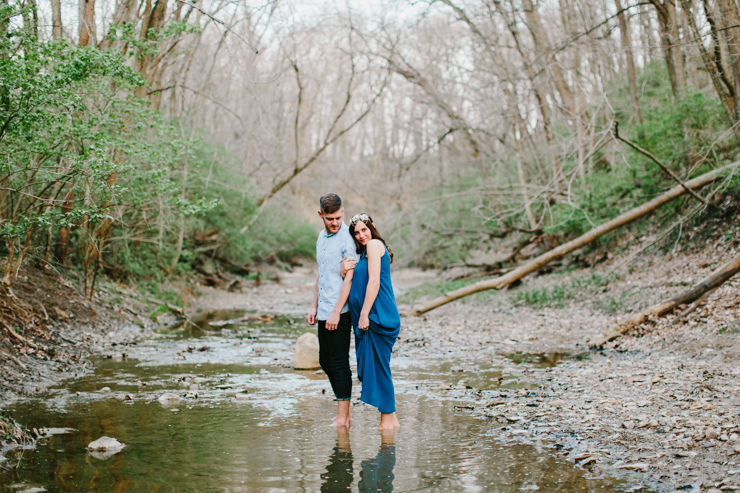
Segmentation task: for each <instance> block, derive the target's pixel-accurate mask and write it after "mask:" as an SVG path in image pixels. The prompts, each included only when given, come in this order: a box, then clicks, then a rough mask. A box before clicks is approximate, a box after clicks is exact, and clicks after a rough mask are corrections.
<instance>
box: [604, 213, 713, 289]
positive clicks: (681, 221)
mask: <svg viewBox="0 0 740 493" xmlns="http://www.w3.org/2000/svg"><path fill="white" fill-rule="evenodd" d="M703 208H704V207H703V206H698V207H697V208H695V209H694V210H693V211H691V212H689V213H688V214H686V215H685V216H684V217H682V218H681V219H679V220H678V221H676V222H675V223H673V224H671V225H670V226H668V228H666V229H665V230H664V231H663V232H662V233H660V234H659V235H658V237H657V238H655V239H654V240H653V241H651V242H650V243H648V244H647V245H645V246H643V247H640V249H639V250H637V251H636V252H634V253H633V254H632V255H630V256H629V257H627V258H626V259H624V260H623V261H621V262H620V263H618V264H617V265H615V266H614V267H612V268H611V269H610V270H609V272H607V273H606V275H605V276H604V277H609V276H610V275H611V274H613V273H614V272H615V271H616V270H617V269H619V268H620V267H622V266H624V265H625V264H628V263H629V262H632V261H633V260H634V259H635V257H637V256H638V255H640V254H641V253H642V252H644V251H645V250H647V249H648V248H650V247H651V246H653V245H655V244H656V243H658V242H660V241H662V240H663V239H665V237H666V236H668V235H669V234H670V233H671V232H672V231H673V230H674V229H676V228H677V227H678V226H679V225H681V224H683V223H685V222H686V221H688V220H689V219H691V218H692V217H693V216H694V215H696V213H698V212H699V211H701V210H702V209H703Z"/></svg>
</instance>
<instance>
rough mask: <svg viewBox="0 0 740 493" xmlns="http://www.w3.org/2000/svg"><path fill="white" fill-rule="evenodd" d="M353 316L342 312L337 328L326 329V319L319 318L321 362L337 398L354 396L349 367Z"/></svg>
mask: <svg viewBox="0 0 740 493" xmlns="http://www.w3.org/2000/svg"><path fill="white" fill-rule="evenodd" d="M351 334H352V318H351V317H350V315H349V312H347V313H342V315H341V316H340V317H339V325H337V328H336V330H327V329H326V320H319V364H320V365H321V369H322V370H324V373H326V375H327V376H328V377H329V382H331V388H332V389H333V390H334V395H335V396H336V398H337V399H349V398H350V397H351V396H352V370H350V369H349V342H350V337H351Z"/></svg>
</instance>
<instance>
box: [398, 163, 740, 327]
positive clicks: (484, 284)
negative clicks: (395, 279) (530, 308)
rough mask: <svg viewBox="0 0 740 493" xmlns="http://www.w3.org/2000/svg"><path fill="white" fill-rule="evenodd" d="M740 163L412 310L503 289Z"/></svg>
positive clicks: (666, 193) (424, 308)
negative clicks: (518, 265) (494, 276)
mask: <svg viewBox="0 0 740 493" xmlns="http://www.w3.org/2000/svg"><path fill="white" fill-rule="evenodd" d="M738 166H740V161H737V162H734V163H732V164H728V165H727V166H723V167H721V168H717V169H715V170H713V171H710V172H709V173H705V174H703V175H701V176H697V177H696V178H694V179H693V180H689V181H687V182H685V183H684V184H683V185H677V186H675V187H673V188H671V189H670V190H668V191H667V192H665V193H663V194H661V195H659V196H658V197H656V198H654V199H653V200H651V201H650V202H647V203H645V204H643V205H641V206H639V207H636V208H634V209H632V210H629V211H627V212H625V213H624V214H620V215H619V216H617V217H615V218H614V219H612V220H611V221H608V222H606V223H604V224H602V225H601V226H597V227H595V228H593V229H592V230H590V231H589V232H587V233H586V234H584V235H581V236H579V237H578V238H576V239H574V240H571V241H569V242H568V243H564V244H562V245H560V246H558V247H556V248H553V249H552V250H550V251H548V252H546V253H543V254H542V255H540V256H539V257H537V258H535V259H534V260H532V261H531V262H529V263H527V264H524V265H522V266H521V267H518V268H516V269H514V270H512V271H511V272H508V273H507V274H506V275H503V276H501V277H497V278H495V279H490V280H486V281H479V282H477V283H475V284H472V285H470V286H466V287H464V288H460V289H456V290H455V291H451V292H449V293H445V294H444V295H443V296H440V297H439V298H436V299H434V300H432V301H431V302H430V303H428V304H426V305H425V306H423V307H421V308H419V309H416V310H415V311H414V312H413V314H414V315H416V316H419V315H421V314H422V313H426V312H428V311H429V310H433V309H435V308H437V307H439V306H442V305H444V304H447V303H449V302H450V301H454V300H457V299H460V298H463V297H465V296H468V295H471V294H474V293H477V292H479V291H485V290H488V289H501V288H503V287H505V286H508V285H509V284H511V283H512V282H514V281H517V280H519V279H521V278H522V277H524V276H526V275H527V274H530V273H532V272H535V271H537V270H539V269H541V268H542V267H543V266H544V265H546V264H548V263H550V262H552V261H553V260H557V259H559V258H561V257H564V256H565V255H567V254H568V253H570V252H572V251H574V250H577V249H579V248H581V247H582V246H584V245H587V244H588V243H591V242H592V241H594V240H595V239H597V238H599V237H601V236H603V235H605V234H606V233H608V232H610V231H612V230H615V229H617V228H620V227H622V226H624V225H626V224H629V223H631V222H632V221H635V220H637V219H640V218H641V217H644V216H647V215H648V214H650V213H652V212H653V211H655V210H656V209H658V208H659V207H660V206H662V205H665V204H667V203H668V202H671V201H672V200H674V199H676V198H678V197H680V196H681V195H683V194H685V193H686V189H687V188H690V189H698V188H701V187H703V186H706V185H708V184H710V183H712V182H713V181H715V180H717V179H718V178H720V177H721V176H722V175H723V173H724V172H726V171H727V170H729V169H734V168H737V167H738ZM684 185H685V186H684Z"/></svg>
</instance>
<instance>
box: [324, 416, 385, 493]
mask: <svg viewBox="0 0 740 493" xmlns="http://www.w3.org/2000/svg"><path fill="white" fill-rule="evenodd" d="M397 433H398V430H383V431H381V432H380V450H378V453H377V455H376V456H375V457H373V458H372V459H367V460H364V461H362V463H361V471H360V481H359V483H358V489H359V491H360V493H365V492H368V493H369V492H373V493H388V492H391V491H393V479H394V478H395V476H394V475H393V468H394V467H395V466H396V434H397ZM353 468H354V458H353V457H352V449H351V447H350V438H349V429H347V428H338V429H337V444H336V446H335V447H334V449H332V454H331V455H330V456H329V464H328V465H327V466H326V472H325V473H323V474H322V475H321V491H322V492H326V493H335V492H341V491H352V482H353V479H354V474H353Z"/></svg>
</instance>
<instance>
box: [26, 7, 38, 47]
mask: <svg viewBox="0 0 740 493" xmlns="http://www.w3.org/2000/svg"><path fill="white" fill-rule="evenodd" d="M27 1H28V7H29V10H30V12H28V14H26V15H24V16H23V23H24V24H25V25H26V26H25V27H26V29H30V30H31V32H32V33H33V39H36V40H37V39H39V12H38V6H37V5H36V0H27Z"/></svg>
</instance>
